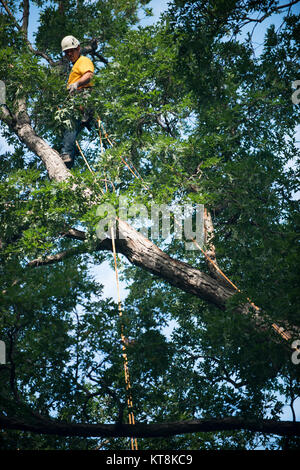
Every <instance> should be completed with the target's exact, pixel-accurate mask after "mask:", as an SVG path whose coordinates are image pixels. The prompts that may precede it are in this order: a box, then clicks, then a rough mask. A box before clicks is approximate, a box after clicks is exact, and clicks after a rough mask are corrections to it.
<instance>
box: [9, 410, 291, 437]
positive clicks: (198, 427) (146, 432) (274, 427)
mask: <svg viewBox="0 0 300 470" xmlns="http://www.w3.org/2000/svg"><path fill="white" fill-rule="evenodd" d="M0 426H1V428H2V429H14V430H18V431H29V432H33V433H38V434H47V435H50V434H51V435H57V436H80V437H131V436H132V435H133V434H134V436H135V437H169V436H175V435H178V434H186V433H195V432H218V431H238V430H247V431H251V432H259V433H263V434H275V435H279V436H300V423H295V422H293V421H274V420H256V419H255V420H254V419H253V420H247V419H244V418H235V417H226V418H212V419H199V420H193V421H179V422H170V423H158V424H144V423H136V424H135V425H130V424H73V423H72V424H71V423H64V422H61V421H55V420H50V419H48V420H47V419H45V418H44V417H42V416H41V417H40V419H32V420H31V422H29V421H28V422H27V421H24V420H22V419H20V418H17V417H7V416H3V415H2V416H0Z"/></svg>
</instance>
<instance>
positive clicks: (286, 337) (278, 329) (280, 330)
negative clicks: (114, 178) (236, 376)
mask: <svg viewBox="0 0 300 470" xmlns="http://www.w3.org/2000/svg"><path fill="white" fill-rule="evenodd" d="M100 126H101V127H102V129H103V132H104V136H105V138H106V139H107V141H108V143H109V144H110V145H111V146H112V147H113V143H112V141H111V140H110V139H109V136H108V134H107V132H106V131H105V129H104V127H103V124H102V122H101V120H100V118H99V116H98V127H99V136H100V142H101V147H102V139H101V131H100ZM120 159H121V161H122V162H123V163H124V164H125V165H126V166H127V167H128V168H129V170H130V171H131V173H132V174H133V175H134V177H135V178H137V179H139V180H140V181H141V182H142V185H143V187H144V188H145V189H146V190H147V191H149V193H150V194H151V195H152V196H153V194H152V193H151V191H150V188H149V187H148V186H147V185H146V184H145V182H144V180H143V178H142V177H141V176H140V175H139V173H138V171H137V170H136V169H135V168H134V166H133V165H132V166H133V168H134V170H135V172H134V171H133V170H132V169H131V168H130V166H129V165H128V163H127V162H126V161H125V160H124V159H123V157H121V156H120ZM175 222H176V223H177V224H178V222H177V221H176V219H175ZM192 241H193V243H194V244H195V246H196V247H197V248H198V249H199V250H200V251H201V252H202V253H203V255H204V256H205V258H206V259H207V260H208V262H209V263H211V264H212V266H213V267H214V269H216V271H218V272H219V274H221V276H222V277H223V278H224V279H225V280H226V281H227V282H228V283H229V284H230V285H231V286H232V287H233V288H234V289H235V290H236V291H237V292H241V290H240V289H239V288H238V287H237V286H236V285H235V284H234V283H233V282H232V281H231V280H230V279H229V278H228V277H227V276H226V274H224V272H223V271H222V270H221V269H220V268H219V266H217V264H216V263H215V262H214V261H213V260H212V259H211V258H210V257H209V256H208V254H207V253H206V252H205V251H204V250H203V248H202V247H201V246H200V245H199V244H198V243H197V242H196V240H192ZM247 300H248V301H249V303H250V305H251V307H253V308H254V309H255V310H256V311H257V312H259V311H260V308H259V307H257V305H255V304H254V302H252V301H251V300H250V299H249V298H247ZM271 326H272V328H273V329H274V330H275V331H276V332H277V333H278V334H279V335H280V336H281V337H282V338H283V339H284V340H286V341H289V340H290V339H291V335H290V334H289V333H288V332H285V331H284V328H282V327H280V326H278V325H277V324H276V323H272V324H271Z"/></svg>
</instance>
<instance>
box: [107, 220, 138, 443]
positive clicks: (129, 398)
mask: <svg viewBox="0 0 300 470" xmlns="http://www.w3.org/2000/svg"><path fill="white" fill-rule="evenodd" d="M111 241H112V247H113V254H114V262H115V273H116V283H117V294H118V310H119V317H120V319H121V318H122V316H123V313H122V306H121V296H120V286H119V276H118V266H117V253H116V246H115V237H114V229H113V227H111ZM121 341H122V349H123V354H122V356H123V360H124V374H125V385H126V392H127V407H128V421H129V424H135V420H134V414H133V403H132V396H131V384H130V377H129V369H128V358H127V353H126V341H125V336H124V324H123V322H121ZM131 450H138V446H137V439H136V438H133V437H131Z"/></svg>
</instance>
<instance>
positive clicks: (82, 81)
mask: <svg viewBox="0 0 300 470" xmlns="http://www.w3.org/2000/svg"><path fill="white" fill-rule="evenodd" d="M93 75H94V73H93V72H90V71H88V72H85V73H84V74H83V75H82V77H80V79H79V80H77V82H75V83H71V84H70V85H69V86H68V90H69V91H70V93H72V92H73V91H75V90H77V88H80V87H82V86H84V85H87V84H88V83H89V82H90V81H91V79H92V78H93Z"/></svg>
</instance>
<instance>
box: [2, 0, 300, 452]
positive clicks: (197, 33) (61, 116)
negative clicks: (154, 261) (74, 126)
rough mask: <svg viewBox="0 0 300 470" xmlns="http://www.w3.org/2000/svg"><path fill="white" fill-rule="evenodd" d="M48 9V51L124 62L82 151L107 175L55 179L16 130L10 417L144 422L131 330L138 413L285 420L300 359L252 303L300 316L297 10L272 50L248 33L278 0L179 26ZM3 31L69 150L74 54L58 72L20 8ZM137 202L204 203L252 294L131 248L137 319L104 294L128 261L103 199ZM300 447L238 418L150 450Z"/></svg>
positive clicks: (21, 442) (98, 88) (7, 279)
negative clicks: (101, 244)
mask: <svg viewBox="0 0 300 470" xmlns="http://www.w3.org/2000/svg"><path fill="white" fill-rule="evenodd" d="M9 3H10V7H11V9H12V11H13V12H15V13H17V5H15V6H14V2H9ZM34 3H35V5H36V6H38V7H39V13H40V16H39V24H38V30H37V33H36V44H35V46H36V47H37V48H38V49H40V50H41V51H43V52H46V53H47V54H49V55H50V56H51V58H52V59H53V60H58V59H59V56H60V41H61V37H62V36H64V35H65V34H74V35H75V36H76V37H78V38H79V39H80V41H81V42H82V45H83V46H85V45H87V44H88V42H89V40H90V39H91V38H97V39H98V41H99V49H98V51H100V53H101V54H103V55H104V56H105V57H106V58H107V59H109V60H108V64H107V65H106V66H103V62H102V61H101V59H99V56H97V55H91V57H92V59H93V61H94V62H95V65H96V76H95V86H94V92H93V94H92V96H91V98H90V104H92V105H93V107H94V109H95V118H100V119H101V121H100V123H101V124H100V128H99V127H98V126H97V124H96V122H95V126H94V127H93V129H92V130H91V131H90V132H89V133H87V132H86V131H85V132H83V134H82V135H81V139H80V144H81V147H82V149H83V153H84V155H85V157H86V158H87V160H88V162H89V165H90V166H91V167H92V169H93V170H94V174H91V173H90V172H89V171H88V169H87V168H86V165H85V163H84V161H83V159H82V157H81V156H80V155H79V156H78V157H77V158H76V163H75V167H74V169H73V170H72V173H73V179H72V182H68V183H66V182H64V183H55V182H53V181H49V180H48V177H47V175H46V174H45V170H44V168H43V167H42V165H41V163H40V161H39V160H38V158H37V157H36V156H35V155H33V154H32V153H31V152H30V151H29V149H27V148H26V147H25V146H24V144H22V143H20V142H19V141H18V140H17V139H16V137H15V136H14V135H13V133H12V131H11V129H9V128H8V127H7V126H4V127H3V128H2V129H1V135H3V136H4V137H5V138H6V139H7V142H8V143H10V144H11V145H13V151H7V152H5V153H3V154H2V155H1V162H0V168H1V179H0V207H1V211H0V217H1V236H0V242H1V247H0V248H1V253H0V258H1V266H0V274H1V286H0V331H1V340H4V341H5V343H6V345H7V354H8V356H7V365H6V366H3V367H1V368H0V384H1V387H0V388H1V393H0V411H1V412H5V413H7V414H9V415H10V416H13V415H16V416H21V417H23V418H24V419H27V420H28V421H29V422H30V420H31V419H33V417H32V410H34V411H38V412H40V413H42V414H44V415H45V416H50V417H53V418H58V419H62V420H67V421H69V422H87V423H97V422H101V423H102V422H109V423H112V422H119V421H121V422H127V408H126V392H125V386H124V372H123V361H122V347H121V343H120V335H121V331H124V335H125V337H126V338H127V339H128V347H127V354H128V361H129V370H130V377H131V382H132V396H133V403H134V412H135V417H136V420H137V421H141V422H167V421H180V420H190V419H197V418H202V417H205V418H210V417H223V416H242V417H245V418H251V419H261V418H265V417H272V418H273V419H280V418H281V417H282V411H283V409H284V408H283V407H284V405H285V404H290V403H296V400H297V397H298V396H299V369H298V368H299V366H296V365H294V364H292V362H291V358H290V354H289V352H286V351H285V350H284V348H283V347H282V344H277V343H276V342H272V341H270V336H271V334H270V332H269V331H267V332H262V331H258V330H257V329H256V328H255V327H254V325H253V323H251V322H250V321H249V317H246V316H243V315H241V314H240V313H238V311H237V308H238V307H239V306H240V305H241V304H242V303H244V302H245V301H247V299H248V298H250V299H251V300H253V301H254V302H255V304H257V305H259V306H260V307H261V308H262V310H263V311H264V312H265V313H266V315H267V316H268V318H269V319H270V321H276V322H279V323H280V322H285V321H286V322H288V323H290V324H294V325H298V326H299V318H298V315H297V312H298V308H299V289H298V265H299V255H298V247H297V241H298V232H299V205H298V203H297V201H296V198H295V192H296V191H297V189H298V183H299V181H298V176H299V175H298V170H297V169H296V160H297V158H299V148H298V147H297V145H296V139H295V128H296V126H297V125H298V124H299V106H298V105H294V104H293V103H292V100H291V83H292V82H293V81H294V80H295V79H296V78H297V58H298V54H299V52H298V51H299V43H298V40H299V39H298V38H299V36H298V32H299V19H298V18H297V17H296V16H294V15H290V16H289V17H287V18H286V19H285V21H284V24H283V26H282V28H280V30H276V29H275V28H274V27H270V28H269V29H268V30H267V31H266V35H265V39H264V47H263V51H262V53H261V54H260V55H259V56H258V57H256V56H255V55H254V54H253V48H252V43H251V38H250V37H248V38H246V39H245V38H243V37H242V36H238V32H239V31H241V28H242V26H243V24H244V23H245V21H246V18H247V17H248V15H254V14H255V13H256V14H257V13H262V12H266V11H274V8H275V6H276V2H267V1H259V2H257V1H255V2H253V1H247V2H240V1H230V2H228V1H222V2H221V1H218V2H216V1H211V2H202V1H189V2H182V1H174V2H173V3H172V4H171V5H170V7H169V10H168V12H167V13H166V14H165V15H164V18H163V20H162V21H160V22H157V24H156V25H155V26H151V27H146V28H142V27H135V28H133V27H132V26H133V25H136V23H137V11H138V8H144V9H146V8H147V4H148V3H149V2H148V1H142V2H137V1H136V0H132V1H129V2H128V1H110V2H106V1H97V2H85V1H76V2H75V1H73V0H72V1H66V2H52V3H51V2H44V1H40V0H39V1H36V2H34ZM145 11H146V12H147V10H145ZM0 43H1V52H0V79H4V80H5V84H6V88H7V105H8V108H9V109H11V110H12V112H13V111H14V110H15V109H16V101H17V100H18V99H19V98H25V99H26V103H27V107H28V112H29V114H30V117H31V120H32V124H33V125H34V128H35V131H36V132H37V133H38V134H39V135H41V136H42V137H43V138H44V139H46V140H47V142H49V143H50V144H51V145H52V146H53V147H54V148H57V149H58V148H59V144H60V141H61V132H62V130H63V126H64V125H65V124H66V123H67V121H69V120H70V119H72V118H74V115H75V113H76V112H77V111H78V107H79V105H80V103H78V101H77V99H76V98H75V99H72V98H71V99H70V98H68V97H67V96H66V90H65V82H66V77H67V70H66V68H65V65H64V64H63V63H61V64H56V65H55V66H54V67H52V66H50V65H49V64H48V63H46V62H45V60H43V59H41V58H40V57H37V56H34V55H33V54H32V53H31V52H30V51H29V49H28V47H27V45H26V42H25V41H24V38H23V36H22V34H21V33H20V32H18V31H17V30H16V28H15V26H14V23H13V21H12V20H11V19H10V18H9V17H8V16H5V15H1V16H0ZM102 126H103V127H102ZM106 132H107V133H108V135H106ZM99 136H100V137H101V142H100V137H99ZM108 139H109V140H108ZM112 141H113V144H114V145H113V146H111V142H112ZM101 143H102V147H101ZM124 159H125V160H126V161H127V162H128V163H129V164H130V165H131V167H132V168H133V167H134V168H135V171H137V172H138V173H139V174H140V175H141V176H142V178H143V180H144V181H145V182H146V184H147V185H149V187H150V190H151V191H150V193H149V192H148V191H146V190H145V188H144V187H143V185H142V184H141V181H140V180H137V179H135V178H134V176H133V175H132V173H131V172H130V171H129V170H128V167H127V166H125V165H124V163H123V160H124ZM132 165H133V166H132ZM74 184H75V187H76V190H74ZM106 186H107V188H106ZM87 188H88V189H89V190H91V191H92V193H93V194H94V196H93V200H92V203H93V204H92V206H91V205H88V204H87V202H86V198H85V197H84V191H85V190H86V189H87ZM105 189H107V190H106V191H105V193H104V194H103V191H104V190H105ZM121 195H122V196H124V197H125V196H126V197H127V198H128V199H129V200H130V201H131V202H134V203H143V204H145V205H146V206H147V207H149V206H150V203H151V202H156V203H157V204H163V203H165V204H167V203H168V204H172V203H178V202H180V203H181V204H183V203H185V202H189V203H190V202H193V203H194V204H205V206H206V207H207V208H208V209H209V210H210V211H211V213H212V215H213V221H214V229H215V233H214V244H215V246H216V250H217V259H218V263H219V266H220V267H221V269H222V270H223V271H224V272H225V273H226V275H227V276H228V277H229V278H230V279H231V280H232V281H233V282H234V283H236V284H237V285H238V287H239V288H240V289H241V291H242V292H241V293H240V294H237V295H235V296H233V297H232V298H231V299H230V301H229V302H228V305H227V308H226V311H220V310H217V309H216V307H214V306H212V305H209V304H208V303H206V302H204V301H203V300H200V299H197V298H195V297H193V296H191V295H188V294H186V293H184V292H182V291H181V290H180V289H175V288H172V287H170V286H169V285H167V283H165V282H163V281H161V280H160V279H159V278H153V277H152V276H151V275H150V274H149V273H147V272H146V271H143V270H142V269H141V268H136V267H133V266H131V265H128V263H127V262H126V260H124V259H123V258H122V257H121V258H120V259H119V260H118V264H119V266H122V269H121V273H120V276H121V278H122V280H123V281H124V282H125V283H126V285H127V287H128V295H127V297H126V299H125V300H124V302H123V311H124V313H123V317H122V322H121V319H120V318H119V316H118V309H117V305H116V303H115V302H114V301H113V300H112V299H110V298H104V297H103V292H102V286H101V284H100V283H99V282H98V281H97V280H96V279H100V280H101V281H102V280H103V281H104V280H105V279H104V278H105V276H106V272H105V271H104V269H102V267H103V266H104V264H102V263H103V262H104V261H107V260H109V261H110V262H111V260H112V257H111V253H108V254H107V253H106V254H102V253H99V252H97V238H96V234H95V227H96V225H97V221H98V220H97V217H96V207H97V204H99V203H100V202H107V203H110V204H113V205H114V206H115V207H116V209H117V207H118V198H119V196H121ZM70 228H77V229H79V230H84V231H85V232H86V234H87V237H86V239H85V241H84V242H79V241H75V240H72V239H71V238H67V237H65V236H63V234H65V233H66V232H67V231H68V230H69V229H70ZM157 243H158V244H160V241H159V240H158V241H157ZM161 245H162V246H163V248H164V250H165V251H166V252H167V253H169V254H170V255H171V256H173V257H175V258H177V259H180V260H184V261H186V262H187V263H190V264H192V265H193V266H194V267H196V268H199V269H200V270H202V271H204V272H206V273H209V271H208V267H207V265H206V263H205V260H204V259H203V256H202V255H201V253H199V252H186V251H185V250H184V245H183V243H180V242H178V241H176V240H172V239H170V241H169V240H168V241H163V243H161ZM62 252H67V253H68V255H67V256H66V257H65V258H64V259H63V260H61V261H60V262H59V263H54V264H49V265H45V266H43V265H40V266H37V267H30V264H29V262H30V261H32V260H34V259H36V258H40V259H44V260H45V259H46V258H47V256H52V255H57V254H58V253H62ZM99 264H100V266H98V265H99ZM95 266H98V267H97V270H96V274H95V276H93V273H95V269H96V268H95ZM95 278H96V279H95ZM123 329H124V330H123ZM272 338H274V339H275V338H276V335H275V333H274V335H273V336H272ZM297 443H298V445H299V442H298V441H297V439H294V438H290V439H288V440H287V439H285V440H282V439H274V438H269V437H268V436H262V435H261V434H257V435H253V434H251V433H249V432H245V431H238V432H230V433H229V432H219V433H201V434H194V435H184V436H175V437H172V438H165V439H155V440H152V439H140V440H139V448H140V449H153V448H156V449H182V450H184V449H187V450H191V449H253V448H257V447H259V446H261V447H263V448H270V449H271V448H282V447H284V448H288V447H291V448H294V447H296V446H297ZM0 447H1V448H2V449H16V448H19V449H66V450H69V449H95V448H100V449H124V448H128V440H127V439H123V438H116V439H109V440H103V441H102V440H99V439H92V438H90V439H82V438H75V437H72V438H58V437H57V436H52V437H51V436H50V437H49V436H39V435H33V434H30V435H28V434H27V433H22V432H17V431H5V432H1V434H0Z"/></svg>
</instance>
